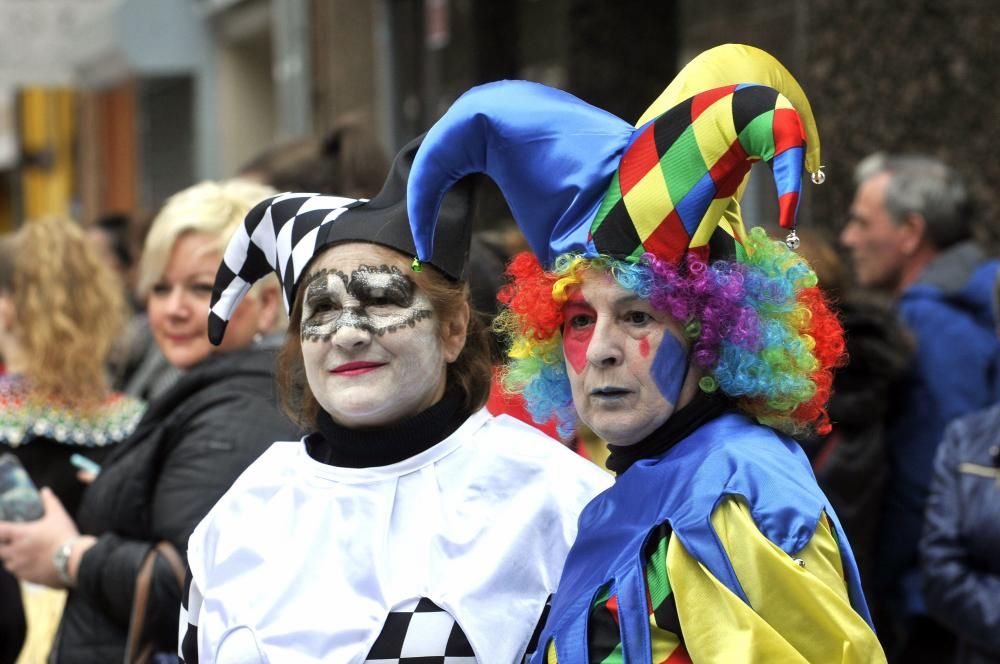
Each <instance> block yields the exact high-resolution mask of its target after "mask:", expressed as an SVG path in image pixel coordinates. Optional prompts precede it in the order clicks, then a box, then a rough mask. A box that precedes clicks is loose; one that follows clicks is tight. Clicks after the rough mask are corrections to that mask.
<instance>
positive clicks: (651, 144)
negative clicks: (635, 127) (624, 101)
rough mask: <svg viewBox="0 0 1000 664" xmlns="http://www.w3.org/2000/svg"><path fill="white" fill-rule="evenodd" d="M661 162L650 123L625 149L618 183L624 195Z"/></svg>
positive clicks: (619, 169) (619, 168) (619, 167)
mask: <svg viewBox="0 0 1000 664" xmlns="http://www.w3.org/2000/svg"><path fill="white" fill-rule="evenodd" d="M659 164H660V154H659V153H658V152H657V151H656V138H655V135H654V134H653V125H649V126H648V127H646V130H645V131H643V132H642V133H641V134H640V135H639V137H638V138H637V139H635V141H634V142H633V143H632V145H630V146H629V148H628V150H626V151H625V154H624V155H623V156H622V160H621V164H619V166H618V184H619V186H620V187H621V190H622V196H624V195H625V194H627V193H628V192H629V191H630V190H631V189H632V187H634V186H635V185H636V184H637V183H638V182H639V180H641V179H642V178H644V177H646V174H647V173H649V171H651V170H652V169H653V168H659Z"/></svg>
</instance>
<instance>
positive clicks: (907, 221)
mask: <svg viewBox="0 0 1000 664" xmlns="http://www.w3.org/2000/svg"><path fill="white" fill-rule="evenodd" d="M899 226H900V230H901V231H902V240H901V244H900V248H901V249H902V251H903V253H904V254H906V255H907V256H912V255H913V254H915V253H917V250H918V249H919V248H920V245H922V244H923V243H924V241H925V238H926V235H927V220H926V219H924V217H923V215H919V214H917V213H915V212H911V213H910V214H908V215H906V217H905V218H904V219H903V221H902V223H901V224H900V225H899Z"/></svg>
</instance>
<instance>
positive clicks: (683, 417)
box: [604, 390, 732, 475]
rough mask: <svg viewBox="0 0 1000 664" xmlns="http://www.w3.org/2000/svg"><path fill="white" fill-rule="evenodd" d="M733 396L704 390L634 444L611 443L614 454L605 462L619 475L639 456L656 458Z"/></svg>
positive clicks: (723, 407)
mask: <svg viewBox="0 0 1000 664" xmlns="http://www.w3.org/2000/svg"><path fill="white" fill-rule="evenodd" d="M731 405H732V404H731V402H730V401H729V399H728V398H727V397H726V396H725V395H723V394H721V393H719V392H713V393H712V394H706V393H704V392H702V391H701V390H699V391H698V393H697V394H695V396H694V398H693V399H692V400H691V402H690V403H688V404H687V405H686V406H684V407H683V408H681V409H680V410H678V411H677V412H675V413H673V414H672V415H671V416H670V417H668V418H667V421H666V422H664V423H663V424H662V425H660V428H659V429H657V430H656V431H654V432H653V433H651V434H649V435H648V436H646V438H644V439H643V440H640V441H639V442H638V443H635V444H634V445H610V444H609V445H608V449H609V450H611V455H610V456H608V460H607V461H606V462H605V464H604V465H606V466H607V467H608V470H610V471H612V472H613V473H614V474H615V475H621V474H622V473H624V472H625V471H626V470H628V469H629V468H630V467H631V466H632V464H633V463H635V462H636V461H638V460H639V459H652V458H654V457H658V456H660V455H662V454H663V453H664V452H666V451H667V450H669V449H670V448H671V447H673V446H674V445H676V444H677V443H679V442H680V441H681V440H683V439H684V438H687V437H688V436H689V435H691V434H692V433H694V431H695V430H696V429H697V428H698V427H700V426H701V425H702V424H704V423H705V422H708V421H709V420H714V419H715V418H716V417H718V416H719V415H722V414H723V413H724V412H726V411H727V410H729V408H730V407H731Z"/></svg>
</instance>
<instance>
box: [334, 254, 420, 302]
mask: <svg viewBox="0 0 1000 664" xmlns="http://www.w3.org/2000/svg"><path fill="white" fill-rule="evenodd" d="M415 289H416V285H415V284H414V283H413V281H412V280H411V279H410V278H409V277H408V276H406V275H405V274H403V273H402V272H400V271H399V269H398V268H396V267H389V266H386V265H379V266H374V265H362V266H361V267H359V268H358V269H357V270H355V271H354V272H352V273H351V280H350V282H349V283H348V284H347V292H348V293H350V294H351V295H353V296H354V297H355V298H357V300H358V302H360V303H361V304H362V306H394V307H401V308H406V307H409V306H410V305H411V304H413V294H414V290H415Z"/></svg>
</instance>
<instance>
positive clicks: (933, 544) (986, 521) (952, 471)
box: [920, 280, 1000, 664]
mask: <svg viewBox="0 0 1000 664" xmlns="http://www.w3.org/2000/svg"><path fill="white" fill-rule="evenodd" d="M994 296H995V297H994V307H995V309H994V311H995V312H997V313H996V315H997V321H998V323H997V333H998V334H1000V280H998V281H997V282H996V286H995V289H994ZM998 552H1000V403H997V404H994V405H993V406H991V407H989V408H987V409H985V410H982V411H979V412H977V413H973V414H971V415H966V416H964V417H961V418H959V419H957V420H955V421H954V422H952V423H951V424H950V425H948V428H947V429H945V434H944V440H943V441H942V442H941V445H940V446H939V447H938V451H937V457H936V459H935V462H934V477H933V479H932V481H931V491H930V496H929V497H928V499H927V513H926V519H925V521H924V531H923V538H922V539H921V541H920V553H921V562H922V569H923V591H924V598H925V600H926V602H927V609H928V611H929V612H930V614H931V615H932V616H934V617H935V618H937V619H938V620H939V621H941V622H942V623H943V624H944V625H947V626H948V628H949V629H951V630H952V631H953V632H954V633H955V634H957V635H958V651H957V654H956V657H955V660H954V661H955V662H956V663H957V664H987V663H989V662H997V661H1000V560H998V556H997V553H998Z"/></svg>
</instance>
